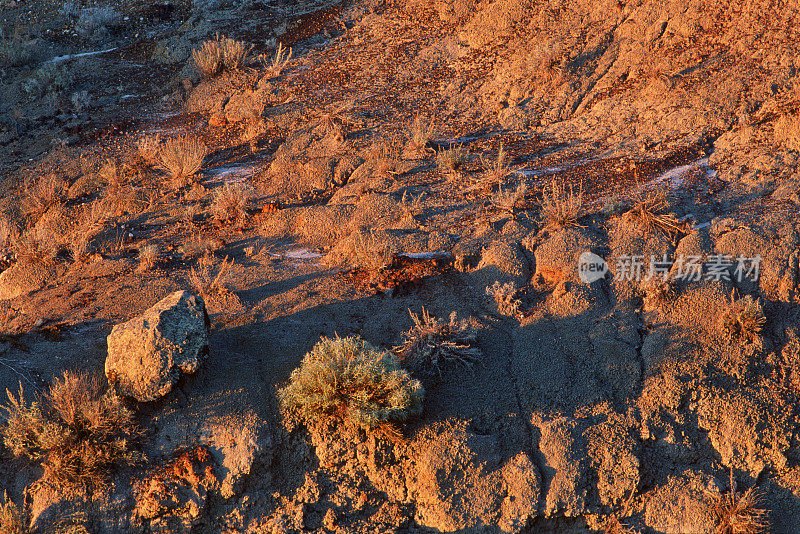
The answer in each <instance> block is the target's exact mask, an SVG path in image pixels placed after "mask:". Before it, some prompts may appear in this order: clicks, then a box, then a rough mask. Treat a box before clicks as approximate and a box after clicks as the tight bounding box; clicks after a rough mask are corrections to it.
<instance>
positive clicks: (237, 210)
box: [211, 183, 253, 227]
mask: <svg viewBox="0 0 800 534" xmlns="http://www.w3.org/2000/svg"><path fill="white" fill-rule="evenodd" d="M252 197H253V188H252V187H250V186H249V185H248V184H245V183H232V184H225V185H223V186H222V187H221V188H219V189H217V191H216V193H215V194H214V203H213V204H212V205H211V212H212V213H213V215H214V218H215V219H216V220H217V221H219V222H220V223H229V224H235V225H236V226H237V227H242V226H244V224H245V221H246V220H247V203H248V202H250V199H251V198H252Z"/></svg>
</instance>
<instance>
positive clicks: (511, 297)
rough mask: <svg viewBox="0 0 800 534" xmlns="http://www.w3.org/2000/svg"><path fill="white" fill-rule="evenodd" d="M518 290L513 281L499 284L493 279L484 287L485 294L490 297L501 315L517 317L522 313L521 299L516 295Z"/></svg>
mask: <svg viewBox="0 0 800 534" xmlns="http://www.w3.org/2000/svg"><path fill="white" fill-rule="evenodd" d="M518 293H519V290H518V289H517V284H515V283H514V282H507V283H505V284H501V283H500V282H499V281H495V283H494V284H492V285H491V286H488V287H487V288H486V296H488V297H492V298H493V299H494V302H495V304H496V305H497V311H498V312H500V314H501V315H507V316H508V317H515V318H519V317H520V316H521V315H522V301H520V300H519V299H518V298H517V297H518Z"/></svg>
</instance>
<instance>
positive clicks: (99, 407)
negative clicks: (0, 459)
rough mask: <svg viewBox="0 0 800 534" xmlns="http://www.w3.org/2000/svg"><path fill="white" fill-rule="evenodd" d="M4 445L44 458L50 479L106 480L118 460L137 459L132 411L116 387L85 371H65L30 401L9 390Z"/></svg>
mask: <svg viewBox="0 0 800 534" xmlns="http://www.w3.org/2000/svg"><path fill="white" fill-rule="evenodd" d="M6 393H7V395H8V400H9V402H8V404H7V405H6V406H4V407H3V408H4V409H5V411H6V412H7V414H8V415H7V417H6V423H5V425H3V428H2V437H3V443H4V444H5V446H6V447H7V448H8V450H9V451H11V453H12V454H13V455H14V456H17V457H27V458H30V459H32V460H38V461H41V462H42V465H43V466H44V468H45V473H46V474H47V475H48V476H50V477H51V480H54V481H55V482H58V483H62V484H73V483H79V484H101V483H102V482H103V481H104V480H105V478H106V475H107V474H108V471H109V469H110V468H111V467H112V466H113V465H114V464H117V463H122V462H126V463H132V462H133V461H134V460H135V458H136V455H135V454H134V453H133V452H132V451H131V449H130V444H131V440H132V439H133V438H134V437H135V435H136V433H137V430H136V427H135V425H134V423H133V414H132V413H131V411H130V410H128V409H127V408H126V407H125V406H124V405H123V403H122V400H121V399H120V398H119V397H118V396H117V395H116V394H115V393H114V392H113V391H111V390H106V388H104V387H102V386H101V383H100V381H99V380H98V379H96V378H92V377H89V376H88V375H86V374H78V373H73V372H69V371H67V372H65V373H64V374H63V376H62V377H61V378H60V379H56V380H55V381H54V382H53V383H52V385H51V386H50V389H49V390H48V392H47V393H46V394H44V395H43V396H42V397H41V398H39V399H37V400H34V401H33V402H31V403H30V404H28V403H26V402H25V400H24V393H23V391H22V386H20V390H19V396H18V397H17V396H15V395H14V394H13V393H11V392H10V391H6Z"/></svg>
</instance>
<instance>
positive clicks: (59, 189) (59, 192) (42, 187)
mask: <svg viewBox="0 0 800 534" xmlns="http://www.w3.org/2000/svg"><path fill="white" fill-rule="evenodd" d="M65 195H66V184H65V183H64V180H62V179H61V178H59V177H58V176H57V175H55V174H52V173H51V174H48V175H47V176H43V177H41V178H39V179H38V180H34V181H32V182H31V181H28V182H26V183H25V186H24V189H23V192H22V200H21V210H22V213H23V214H24V215H25V216H27V217H28V218H29V220H30V221H31V223H36V221H38V220H39V219H40V218H41V217H42V215H44V214H45V212H46V211H47V210H48V209H50V208H51V207H53V206H56V205H59V204H61V203H63V202H64V198H65Z"/></svg>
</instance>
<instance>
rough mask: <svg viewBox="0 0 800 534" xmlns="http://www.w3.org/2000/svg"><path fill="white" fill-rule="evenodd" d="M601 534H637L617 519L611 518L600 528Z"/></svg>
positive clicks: (615, 517)
mask: <svg viewBox="0 0 800 534" xmlns="http://www.w3.org/2000/svg"><path fill="white" fill-rule="evenodd" d="M600 528H601V529H602V530H603V534H637V531H636V530H634V529H633V528H632V527H629V526H627V525H625V524H624V523H622V521H621V520H620V518H619V517H617V516H611V517H609V518H608V519H606V520H605V521H604V522H603V524H602V525H601V527H600Z"/></svg>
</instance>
